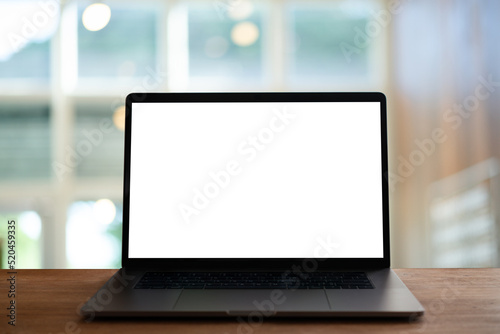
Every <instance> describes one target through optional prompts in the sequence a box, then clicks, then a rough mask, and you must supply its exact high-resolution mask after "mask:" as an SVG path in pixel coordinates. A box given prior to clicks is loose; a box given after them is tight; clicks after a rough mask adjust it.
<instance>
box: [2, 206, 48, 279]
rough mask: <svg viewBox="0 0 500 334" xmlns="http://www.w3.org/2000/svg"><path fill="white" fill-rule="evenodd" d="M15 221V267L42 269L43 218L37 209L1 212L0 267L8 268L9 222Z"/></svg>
mask: <svg viewBox="0 0 500 334" xmlns="http://www.w3.org/2000/svg"><path fill="white" fill-rule="evenodd" d="M10 220H14V221H15V248H13V251H14V252H15V268H16V269H40V268H42V252H41V232H42V220H41V218H40V216H39V215H38V213H37V212H35V211H24V212H16V213H12V214H7V213H3V214H0V221H1V222H2V225H3V226H2V228H1V229H0V268H1V269H8V268H9V262H8V260H12V258H10V259H9V258H8V251H9V249H11V248H9V247H8V237H7V222H8V221H10Z"/></svg>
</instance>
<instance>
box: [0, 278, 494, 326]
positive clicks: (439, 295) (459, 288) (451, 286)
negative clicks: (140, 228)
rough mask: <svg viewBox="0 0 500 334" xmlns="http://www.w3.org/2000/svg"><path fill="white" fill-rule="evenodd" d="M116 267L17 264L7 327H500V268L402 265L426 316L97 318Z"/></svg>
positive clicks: (4, 291) (4, 282)
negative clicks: (94, 307)
mask: <svg viewBox="0 0 500 334" xmlns="http://www.w3.org/2000/svg"><path fill="white" fill-rule="evenodd" d="M115 271H116V270H17V274H16V298H15V301H16V304H15V305H16V326H15V327H14V326H11V325H8V324H7V322H8V320H9V319H8V317H7V315H8V313H9V310H8V309H7V308H8V307H9V302H10V300H11V298H9V297H8V294H9V288H10V283H9V281H8V279H9V276H10V274H8V271H7V270H2V271H1V274H0V275H1V276H0V281H1V283H0V309H1V310H2V311H0V315H1V317H0V319H1V324H0V333H53V334H59V333H75V334H76V333H119V334H124V333H182V334H187V333H228V334H233V333H234V334H256V333H290V334H292V333H304V334H310V333H325V334H326V333H399V334H404V333H453V334H458V333H495V334H498V333H500V269H397V270H395V271H396V273H397V274H398V275H399V277H400V278H401V279H402V280H403V281H404V282H405V284H406V285H407V286H408V288H410V290H411V291H412V292H413V293H414V294H415V296H416V297H417V298H418V299H419V300H420V302H421V303H422V305H423V306H424V307H425V309H426V314H425V315H424V316H423V317H421V318H418V319H319V320H318V319H265V321H264V322H263V323H261V324H259V323H255V324H252V325H249V324H246V323H244V324H242V323H239V322H238V321H237V320H236V319H186V320H166V319H157V320H154V319H153V320H151V319H148V320H137V319H120V320H93V321H91V322H88V323H87V322H85V320H83V319H82V318H81V317H80V316H79V315H78V314H77V312H78V310H79V308H80V306H81V305H82V303H83V302H84V301H86V300H87V299H88V298H90V297H91V296H92V295H93V294H94V293H95V292H96V291H97V289H98V288H100V287H101V285H103V284H104V283H105V281H106V280H108V279H109V278H110V277H111V276H112V274H113V273H114V272H115Z"/></svg>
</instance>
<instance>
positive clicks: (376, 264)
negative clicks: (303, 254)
mask: <svg viewBox="0 0 500 334" xmlns="http://www.w3.org/2000/svg"><path fill="white" fill-rule="evenodd" d="M159 102H161V103H182V102H189V103H224V102H249V103H250V102H379V103H380V127H381V129H380V133H381V145H382V147H381V153H382V160H381V162H382V174H381V175H380V177H381V180H382V182H381V183H382V187H381V191H382V214H383V220H382V225H383V226H382V229H383V258H327V259H325V258H321V259H306V258H242V259H240V258H238V259H235V258H216V259H215V258H189V259H185V258H182V259H181V258H129V256H128V254H129V227H130V226H129V223H130V222H129V208H130V161H131V139H132V131H133V129H132V103H159ZM125 106H126V108H125V110H126V111H125V152H124V153H125V154H124V158H125V159H124V180H123V233H122V266H123V267H124V268H128V269H133V268H148V269H158V270H290V269H291V268H296V266H298V267H299V268H304V269H307V268H313V269H314V270H336V269H352V268H388V267H389V266H390V242H389V181H388V178H387V175H388V152H387V110H386V109H387V103H386V97H385V95H384V94H383V93H380V92H359V93H358V92H314V93H313V92H287V93H274V92H272V93H271V92H265V93H131V94H129V95H128V96H127V98H126V103H125Z"/></svg>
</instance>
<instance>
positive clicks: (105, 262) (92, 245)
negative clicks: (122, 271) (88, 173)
mask: <svg viewBox="0 0 500 334" xmlns="http://www.w3.org/2000/svg"><path fill="white" fill-rule="evenodd" d="M121 225H122V205H121V203H120V202H118V201H111V200H109V199H99V200H96V201H78V202H74V203H73V204H71V206H70V208H69V210H68V221H67V224H66V256H67V260H68V267H69V268H119V267H120V266H121V265H120V264H121V240H122V236H121Z"/></svg>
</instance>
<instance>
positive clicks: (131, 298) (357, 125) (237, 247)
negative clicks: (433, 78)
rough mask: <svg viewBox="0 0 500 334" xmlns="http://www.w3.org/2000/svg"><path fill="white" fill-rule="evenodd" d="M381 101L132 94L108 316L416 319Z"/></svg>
mask: <svg viewBox="0 0 500 334" xmlns="http://www.w3.org/2000/svg"><path fill="white" fill-rule="evenodd" d="M386 122H387V119H386V99H385V96H384V95H383V94H382V93H133V94H130V95H129V96H128V97H127V99H126V127H125V169H124V194H123V248H122V266H123V268H122V269H120V270H119V271H118V272H117V273H116V274H115V275H114V276H113V277H112V278H111V279H110V280H109V281H108V282H107V283H106V284H105V285H104V286H103V287H102V288H101V289H100V290H99V291H97V293H96V294H95V295H94V296H93V297H92V298H90V299H89V300H88V301H87V302H86V303H85V304H84V305H83V307H82V308H81V313H82V314H83V315H87V316H90V317H92V318H93V317H96V316H146V317H149V316H165V317H179V316H231V317H254V318H255V317H256V316H258V317H261V318H263V317H269V316H283V317H286V316H306V317H307V316H324V317H333V316H414V315H421V314H423V312H424V309H423V307H422V306H421V304H420V303H419V302H418V301H417V300H416V298H415V297H414V296H413V295H412V294H411V292H410V291H409V290H408V289H407V288H406V286H405V285H404V284H403V283H402V282H401V281H400V280H399V278H398V277H397V276H396V274H395V273H394V272H393V271H392V270H391V269H390V257H389V203H388V197H389V194H388V181H387V178H386V177H385V175H387V125H386Z"/></svg>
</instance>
